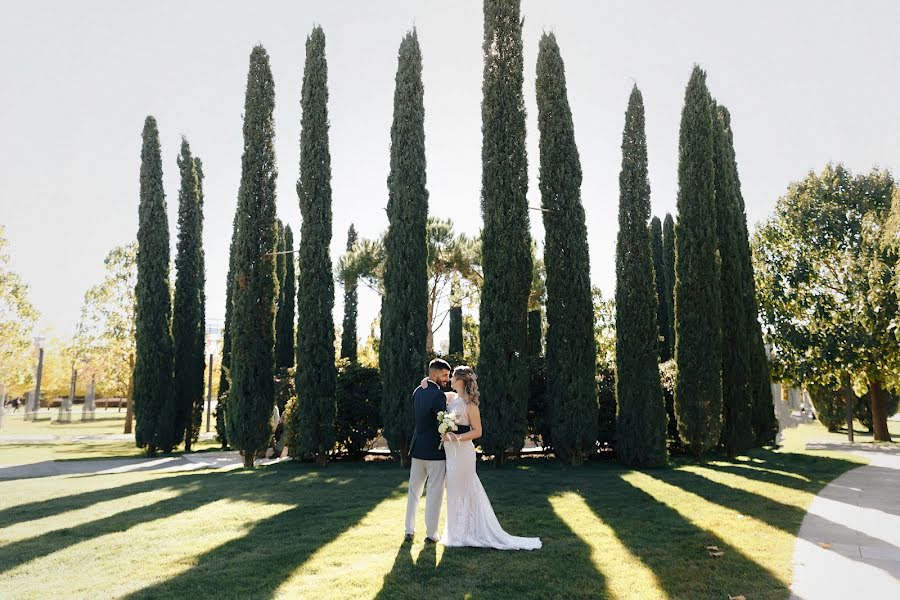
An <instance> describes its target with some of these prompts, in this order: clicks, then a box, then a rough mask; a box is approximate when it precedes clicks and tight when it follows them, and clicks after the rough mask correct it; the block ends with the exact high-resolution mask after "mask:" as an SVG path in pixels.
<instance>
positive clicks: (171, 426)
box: [134, 116, 180, 456]
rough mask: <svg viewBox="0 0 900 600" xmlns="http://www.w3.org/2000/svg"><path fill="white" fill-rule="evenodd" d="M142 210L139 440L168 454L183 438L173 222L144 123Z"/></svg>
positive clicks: (151, 125) (151, 130)
mask: <svg viewBox="0 0 900 600" xmlns="http://www.w3.org/2000/svg"><path fill="white" fill-rule="evenodd" d="M142 137H143V147H142V148H141V186H140V205H139V207H138V235H137V242H138V253H137V286H136V289H135V304H136V309H135V322H136V327H135V345H136V355H135V364H134V409H135V416H136V417H137V429H136V431H135V441H136V443H137V446H138V448H146V451H147V456H156V453H157V451H158V450H161V451H163V452H169V451H170V450H172V448H174V447H175V446H176V445H177V443H178V440H179V437H180V433H179V432H176V428H175V425H176V417H175V416H176V414H177V406H176V400H175V394H174V389H173V387H174V386H173V383H174V382H173V369H174V362H173V361H174V359H173V347H172V304H171V296H170V293H171V292H170V289H169V222H168V217H167V216H166V195H165V192H164V191H163V183H162V158H161V157H160V149H159V131H158V130H157V127H156V119H154V118H153V117H152V116H151V117H147V119H146V120H145V121H144V131H143V134H142Z"/></svg>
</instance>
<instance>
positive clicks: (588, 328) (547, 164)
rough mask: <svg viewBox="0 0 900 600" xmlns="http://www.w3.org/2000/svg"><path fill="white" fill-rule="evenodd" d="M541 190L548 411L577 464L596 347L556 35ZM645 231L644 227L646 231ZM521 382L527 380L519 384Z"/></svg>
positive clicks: (560, 443) (565, 451)
mask: <svg viewBox="0 0 900 600" xmlns="http://www.w3.org/2000/svg"><path fill="white" fill-rule="evenodd" d="M536 90H537V106H538V130H539V131H540V135H541V139H540V153H541V170H540V188H541V208H542V209H543V215H544V231H545V232H546V233H545V239H544V261H545V264H546V267H547V355H546V367H547V392H546V394H547V396H546V397H547V404H549V405H550V406H552V407H553V410H552V411H551V415H552V417H551V419H552V421H551V433H552V436H553V449H554V451H555V452H556V455H557V456H558V457H559V458H560V459H561V460H564V461H566V462H569V463H571V464H580V463H581V462H582V461H584V459H585V458H587V457H588V456H589V455H590V454H591V453H592V452H593V451H594V448H595V444H596V441H597V414H598V413H597V410H598V405H597V382H596V379H597V367H596V364H597V363H596V361H597V346H596V341H595V339H594V304H593V297H592V296H591V267H590V255H589V253H588V242H587V226H586V224H585V218H584V207H583V206H582V204H581V161H580V160H579V157H578V147H577V146H576V144H575V127H574V125H573V123H572V112H571V110H570V109H569V100H568V97H567V95H566V75H565V68H564V66H563V60H562V57H561V56H560V53H559V46H558V45H557V43H556V36H555V35H554V34H552V33H545V34H544V35H543V36H541V41H540V44H539V47H538V60H537V82H536ZM644 227H645V230H646V225H644ZM523 379H524V378H523Z"/></svg>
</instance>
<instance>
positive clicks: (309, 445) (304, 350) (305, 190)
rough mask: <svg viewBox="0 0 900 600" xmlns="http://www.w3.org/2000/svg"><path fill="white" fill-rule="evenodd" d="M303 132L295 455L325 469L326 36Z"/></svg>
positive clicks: (313, 56)
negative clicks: (311, 460)
mask: <svg viewBox="0 0 900 600" xmlns="http://www.w3.org/2000/svg"><path fill="white" fill-rule="evenodd" d="M301 106H302V111H303V117H302V120H301V129H300V179H299V181H298V182H297V196H299V198H300V214H301V216H302V217H303V225H302V226H301V229H300V252H299V262H300V275H299V277H298V281H297V289H298V294H297V313H298V314H299V315H302V317H301V319H300V323H299V326H298V327H297V404H298V406H299V435H300V440H299V442H300V443H299V447H298V448H295V449H292V452H294V455H295V456H300V457H303V458H314V459H315V460H316V462H317V463H319V464H320V465H324V464H325V462H326V461H327V459H328V454H327V453H328V452H329V451H330V450H331V449H332V447H333V446H334V415H335V404H334V389H335V381H336V378H337V369H336V367H335V364H334V359H335V356H334V355H335V352H334V318H333V316H332V309H333V307H334V280H333V278H332V272H331V256H330V254H329V246H330V244H331V152H330V150H329V146H328V65H327V63H326V60H325V32H323V31H322V28H321V27H315V28H313V30H312V33H310V35H309V37H307V38H306V66H305V68H304V71H303V87H302V91H301Z"/></svg>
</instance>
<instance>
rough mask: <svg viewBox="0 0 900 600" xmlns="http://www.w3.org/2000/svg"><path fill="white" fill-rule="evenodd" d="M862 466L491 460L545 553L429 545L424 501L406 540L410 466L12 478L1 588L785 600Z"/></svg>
mask: <svg viewBox="0 0 900 600" xmlns="http://www.w3.org/2000/svg"><path fill="white" fill-rule="evenodd" d="M2 451H3V450H2V448H0V452H2ZM857 464H858V461H854V460H852V459H849V458H840V457H835V456H827V455H821V454H819V455H816V454H815V453H807V454H801V453H779V452H773V451H759V452H755V453H754V454H753V455H752V456H751V457H746V458H744V459H742V460H737V461H710V462H707V463H705V464H702V465H699V464H695V463H690V462H678V463H676V465H675V466H674V468H671V469H664V470H656V471H647V472H634V471H629V470H626V469H623V468H621V467H619V466H617V465H615V464H613V463H609V462H604V461H596V462H592V463H590V464H588V465H585V466H584V467H582V468H578V469H571V468H567V467H564V466H561V465H559V464H557V463H555V462H552V461H548V460H545V459H523V460H520V461H518V462H516V463H514V464H513V465H512V466H511V467H510V468H507V469H504V470H496V469H494V468H493V467H492V466H490V465H489V464H487V463H484V464H481V465H479V475H480V477H481V479H482V481H483V483H484V486H485V488H486V489H487V491H488V494H489V495H490V497H491V500H492V502H493V505H494V508H495V510H496V512H497V515H498V517H499V518H500V521H501V523H502V524H503V525H504V527H505V528H506V529H507V530H508V531H510V532H511V533H514V534H518V535H529V536H531V535H540V536H541V538H542V539H543V541H544V548H543V549H542V550H539V551H535V552H500V551H494V550H485V549H474V548H462V549H460V548H450V549H445V548H443V547H441V546H438V547H434V546H425V545H424V544H423V543H422V541H423V537H422V536H423V535H424V533H423V532H424V526H423V524H422V523H421V519H422V516H423V515H422V512H423V510H422V509H420V515H419V517H420V525H419V536H418V537H417V539H416V541H415V542H414V543H413V544H412V545H409V544H404V543H403V541H402V538H403V515H404V511H405V506H406V477H407V473H406V472H404V470H403V469H401V468H400V466H399V465H398V464H396V463H393V462H367V463H355V464H354V463H338V464H331V465H329V466H328V467H326V468H324V469H320V468H316V467H313V466H310V465H301V464H295V463H282V464H280V465H276V466H270V467H265V468H258V469H256V470H254V471H244V470H239V471H231V472H210V471H204V472H190V473H158V472H156V473H154V472H139V473H123V474H111V475H93V476H70V477H65V478H63V477H52V478H42V479H28V480H18V481H0V597H2V598H4V599H7V598H63V597H92V598H93V597H127V598H205V597H209V598H272V597H284V598H344V597H348V598H349V597H353V598H356V597H361V598H372V597H378V598H391V599H393V598H417V599H418V598H461V597H471V598H510V597H514V598H641V599H644V598H684V599H691V600H693V599H697V598H718V599H725V598H727V597H728V595H732V596H736V595H740V594H742V595H744V596H746V597H747V598H748V599H759V598H781V599H784V598H787V597H788V586H789V582H790V577H791V555H792V552H793V545H794V536H795V534H796V531H797V530H798V529H799V527H800V522H801V520H802V518H803V515H804V513H805V509H806V507H807V506H808V504H809V502H810V501H811V499H812V496H813V495H814V494H815V493H816V492H817V491H818V490H819V489H820V488H821V487H822V486H824V485H825V484H826V483H827V482H829V481H831V480H832V479H834V478H835V477H836V476H838V475H839V474H840V473H842V472H844V471H845V470H847V469H849V468H852V467H853V466H855V465H857ZM422 508H424V507H422ZM707 546H717V547H718V548H719V550H721V551H722V552H724V555H723V556H721V557H711V556H710V555H709V553H708V551H707V550H706V547H707Z"/></svg>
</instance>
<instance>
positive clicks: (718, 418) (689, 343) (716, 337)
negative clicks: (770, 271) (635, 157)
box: [675, 66, 722, 456]
mask: <svg viewBox="0 0 900 600" xmlns="http://www.w3.org/2000/svg"><path fill="white" fill-rule="evenodd" d="M714 138H715V130H714V126H713V112H712V99H711V98H710V95H709V91H708V90H707V88H706V73H705V72H704V71H703V70H702V69H701V68H700V67H697V66H695V67H694V71H693V73H691V79H690V81H689V82H688V85H687V89H686V91H685V98H684V108H683V110H682V113H681V130H680V132H679V147H678V224H677V225H676V229H675V362H676V365H677V368H678V373H677V376H676V380H675V413H676V414H677V416H678V433H679V434H680V435H681V439H682V441H683V442H684V443H685V444H686V445H687V447H688V448H689V449H690V450H691V452H693V453H694V454H696V455H697V456H699V455H700V454H702V453H703V452H705V451H707V450H709V449H710V448H712V447H713V446H715V445H716V444H718V443H719V437H720V433H721V430H722V305H721V302H722V298H721V293H720V291H719V290H720V281H721V277H720V274H719V264H718V261H717V250H718V248H717V245H718V244H717V239H716V204H715V195H716V190H715V151H714V150H715V141H714Z"/></svg>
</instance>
